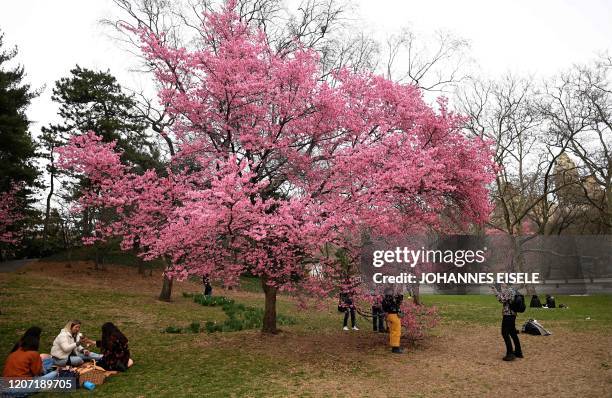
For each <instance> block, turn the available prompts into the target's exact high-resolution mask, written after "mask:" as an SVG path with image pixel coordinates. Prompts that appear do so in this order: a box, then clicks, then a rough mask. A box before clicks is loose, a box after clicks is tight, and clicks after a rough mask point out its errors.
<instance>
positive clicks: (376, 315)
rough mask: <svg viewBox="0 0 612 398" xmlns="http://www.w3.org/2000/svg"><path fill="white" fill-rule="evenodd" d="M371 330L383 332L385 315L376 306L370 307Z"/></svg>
mask: <svg viewBox="0 0 612 398" xmlns="http://www.w3.org/2000/svg"><path fill="white" fill-rule="evenodd" d="M372 329H373V330H374V331H375V332H376V331H378V332H384V331H385V313H384V312H383V310H382V308H380V307H378V306H373V307H372Z"/></svg>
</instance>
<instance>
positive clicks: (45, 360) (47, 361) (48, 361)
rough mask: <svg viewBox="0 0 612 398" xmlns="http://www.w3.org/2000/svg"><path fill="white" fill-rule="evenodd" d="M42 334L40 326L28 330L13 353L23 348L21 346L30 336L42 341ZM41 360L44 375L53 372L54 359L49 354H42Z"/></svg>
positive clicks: (16, 344) (14, 347)
mask: <svg viewBox="0 0 612 398" xmlns="http://www.w3.org/2000/svg"><path fill="white" fill-rule="evenodd" d="M41 334H42V329H41V328H39V327H38V326H32V327H30V328H29V329H28V330H26V331H25V333H24V334H23V336H22V337H21V338H20V339H19V341H18V342H16V343H15V345H14V346H13V349H12V350H11V352H15V351H17V350H18V349H19V348H21V345H22V344H23V340H24V339H25V338H26V337H28V336H34V337H36V338H37V339H38V340H39V341H40V335H41ZM40 359H41V360H42V364H43V373H44V374H47V373H49V372H50V371H51V370H52V368H53V365H54V363H53V358H52V357H51V355H49V354H40Z"/></svg>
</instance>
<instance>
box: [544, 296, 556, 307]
mask: <svg viewBox="0 0 612 398" xmlns="http://www.w3.org/2000/svg"><path fill="white" fill-rule="evenodd" d="M546 307H548V308H557V304H556V303H555V298H554V297H553V296H551V295H550V294H547V295H546Z"/></svg>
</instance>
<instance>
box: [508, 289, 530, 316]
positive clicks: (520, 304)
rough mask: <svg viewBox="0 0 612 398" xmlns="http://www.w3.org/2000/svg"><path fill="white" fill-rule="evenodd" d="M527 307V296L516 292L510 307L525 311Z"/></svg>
mask: <svg viewBox="0 0 612 398" xmlns="http://www.w3.org/2000/svg"><path fill="white" fill-rule="evenodd" d="M525 308H526V305H525V296H523V295H522V294H520V293H516V294H515V295H514V298H513V299H512V301H511V302H510V309H511V310H512V311H514V312H525Z"/></svg>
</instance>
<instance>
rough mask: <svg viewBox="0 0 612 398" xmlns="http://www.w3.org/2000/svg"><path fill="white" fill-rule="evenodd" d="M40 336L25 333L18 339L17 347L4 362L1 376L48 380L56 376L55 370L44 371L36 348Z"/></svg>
mask: <svg viewBox="0 0 612 398" xmlns="http://www.w3.org/2000/svg"><path fill="white" fill-rule="evenodd" d="M39 345H40V338H39V337H38V336H35V335H25V336H24V337H22V338H21V340H20V345H19V348H18V349H16V350H15V351H13V352H11V353H10V354H9V356H8V358H7V359H6V362H5V364H4V370H3V371H2V377H19V378H33V377H36V378H39V379H42V380H50V379H53V378H55V377H56V376H57V372H56V371H54V370H53V371H49V372H45V368H44V366H43V362H42V359H41V356H40V354H39V353H38V348H39Z"/></svg>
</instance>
